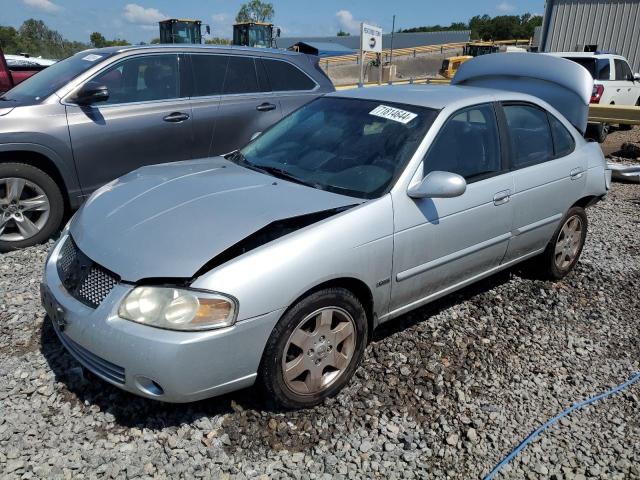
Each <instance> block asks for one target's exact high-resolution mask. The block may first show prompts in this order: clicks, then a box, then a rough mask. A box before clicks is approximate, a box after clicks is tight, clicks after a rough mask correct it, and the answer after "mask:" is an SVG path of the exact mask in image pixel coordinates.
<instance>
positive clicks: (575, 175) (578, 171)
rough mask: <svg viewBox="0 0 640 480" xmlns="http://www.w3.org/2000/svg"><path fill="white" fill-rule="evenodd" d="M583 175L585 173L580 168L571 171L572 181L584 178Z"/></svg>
mask: <svg viewBox="0 0 640 480" xmlns="http://www.w3.org/2000/svg"><path fill="white" fill-rule="evenodd" d="M583 173H584V172H583V171H582V169H581V168H580V167H576V168H574V169H573V170H571V172H569V176H570V177H571V180H578V179H579V178H581V177H582V174H583Z"/></svg>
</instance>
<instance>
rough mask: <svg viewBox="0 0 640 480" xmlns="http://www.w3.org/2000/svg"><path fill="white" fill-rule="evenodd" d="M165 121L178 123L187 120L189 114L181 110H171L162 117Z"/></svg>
mask: <svg viewBox="0 0 640 480" xmlns="http://www.w3.org/2000/svg"><path fill="white" fill-rule="evenodd" d="M163 120H164V121H165V122H171V123H180V122H184V121H185V120H189V115H188V114H186V113H182V112H173V113H170V114H169V115H167V116H166V117H164V118H163Z"/></svg>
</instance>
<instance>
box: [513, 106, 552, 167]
mask: <svg viewBox="0 0 640 480" xmlns="http://www.w3.org/2000/svg"><path fill="white" fill-rule="evenodd" d="M504 114H505V116H506V119H507V127H508V128H509V134H510V136H511V163H512V165H513V168H523V167H528V166H531V165H535V164H537V163H542V162H546V161H547V160H551V159H552V158H553V157H554V154H553V140H552V137H551V129H550V128H549V120H547V113H546V112H545V111H544V110H542V109H540V108H537V107H533V106H529V105H505V106H504Z"/></svg>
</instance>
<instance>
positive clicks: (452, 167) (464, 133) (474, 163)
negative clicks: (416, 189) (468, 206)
mask: <svg viewBox="0 0 640 480" xmlns="http://www.w3.org/2000/svg"><path fill="white" fill-rule="evenodd" d="M501 163H502V162H501V159H500V143H499V137H498V126H497V123H496V116H495V112H494V110H493V106H491V105H489V104H486V105H478V106H475V107H471V108H468V109H465V110H461V111H460V112H458V113H456V114H454V115H453V116H452V117H451V118H450V119H449V120H447V122H446V123H445V124H444V126H443V127H442V129H441V130H440V133H438V136H437V137H436V139H435V141H434V143H433V145H431V148H430V149H429V152H427V155H426V157H425V160H424V170H423V171H424V174H425V175H426V174H427V173H429V172H432V171H434V170H441V171H445V172H453V173H457V174H458V175H462V176H463V177H465V178H466V179H467V180H474V179H480V178H483V177H484V176H490V175H491V174H494V173H496V172H499V171H500V170H501V169H502V166H501Z"/></svg>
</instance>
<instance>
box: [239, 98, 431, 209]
mask: <svg viewBox="0 0 640 480" xmlns="http://www.w3.org/2000/svg"><path fill="white" fill-rule="evenodd" d="M437 113H438V112H437V111H436V110H433V109H429V108H424V107H416V106H414V105H402V104H396V103H391V102H379V101H371V100H360V99H349V98H335V97H323V98H319V99H317V100H314V101H313V102H311V103H309V104H307V105H306V106H304V107H302V108H301V109H299V110H297V111H296V112H294V113H292V114H291V115H289V116H288V117H286V118H285V119H283V120H282V121H280V122H279V123H277V124H275V125H274V126H273V127H271V128H270V129H269V130H267V131H266V132H265V133H263V134H262V135H260V136H259V137H258V138H256V139H255V140H254V141H253V142H251V143H249V145H247V146H246V147H244V148H243V149H242V150H241V151H240V153H241V154H242V156H243V157H244V159H243V160H244V161H245V162H246V164H248V165H249V166H253V167H257V168H262V169H264V170H266V171H268V172H269V173H271V174H273V175H275V176H283V177H285V178H288V179H290V180H293V181H298V182H299V183H304V184H307V185H310V186H313V187H315V188H319V189H322V190H327V191H330V192H335V193H340V194H343V195H349V196H353V197H358V198H367V199H369V198H376V197H379V196H381V195H383V194H384V193H386V192H387V191H388V190H389V189H390V188H391V186H392V185H393V182H394V181H395V179H396V178H397V177H398V175H399V174H400V173H401V172H402V170H403V168H404V166H405V165H406V163H407V162H408V160H409V159H410V158H411V156H412V155H413V154H414V153H415V151H416V149H417V148H418V145H419V144H420V142H421V141H422V139H423V138H424V136H425V134H426V132H427V130H428V129H429V127H430V126H431V124H432V123H433V121H434V119H435V117H436V116H437Z"/></svg>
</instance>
